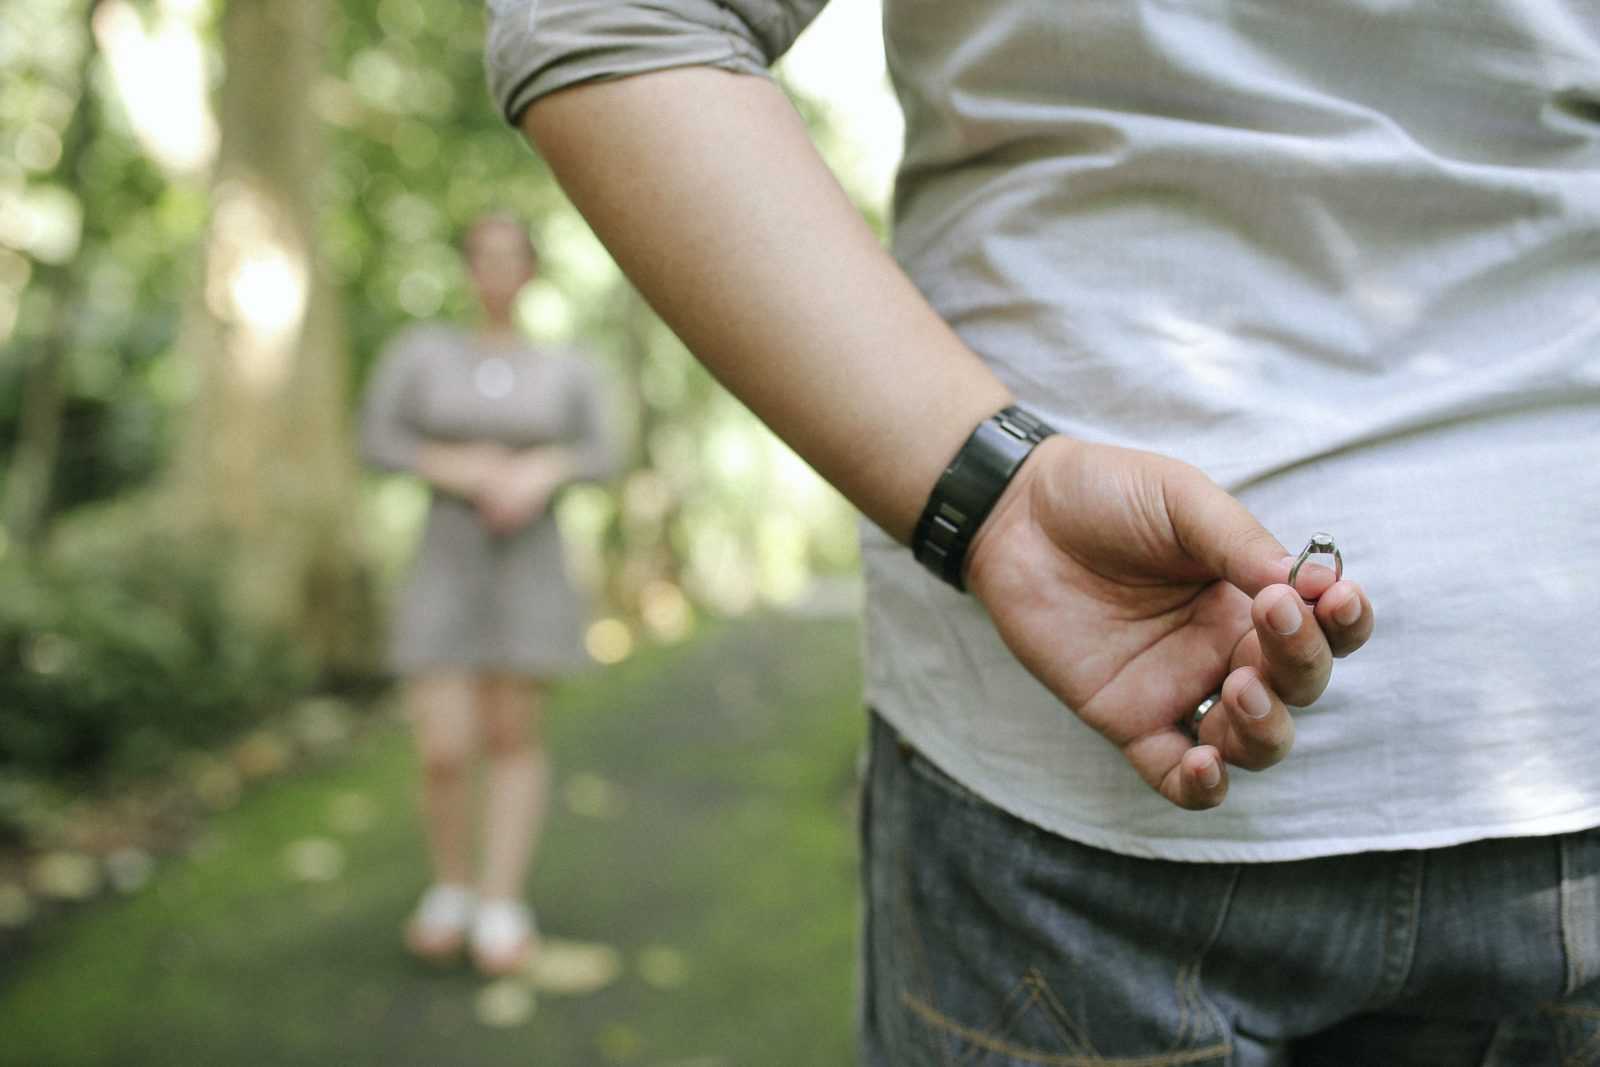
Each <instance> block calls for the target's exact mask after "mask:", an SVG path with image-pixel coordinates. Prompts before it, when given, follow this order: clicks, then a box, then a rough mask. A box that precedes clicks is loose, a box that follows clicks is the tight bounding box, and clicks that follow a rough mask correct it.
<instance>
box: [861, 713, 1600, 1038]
mask: <svg viewBox="0 0 1600 1067" xmlns="http://www.w3.org/2000/svg"><path fill="white" fill-rule="evenodd" d="M861 826H862V870H863V879H864V883H865V886H864V887H865V928H864V931H863V938H862V955H863V961H862V1004H861V1015H862V1017H861V1022H860V1025H861V1038H862V1059H863V1062H864V1063H866V1064H868V1065H870V1067H911V1065H922V1064H929V1065H937V1067H951V1065H958V1064H959V1065H962V1067H975V1065H982V1067H1001V1065H1033V1067H1037V1065H1041V1064H1043V1065H1053V1067H1076V1065H1078V1064H1082V1065H1085V1067H1088V1065H1091V1064H1092V1065H1097V1067H1113V1065H1121V1067H1134V1065H1137V1067H1165V1065H1168V1064H1203V1065H1210V1064H1215V1065H1222V1064H1226V1065H1229V1067H1268V1065H1270V1067H1284V1065H1289V1064H1293V1065H1295V1067H1307V1065H1319V1067H1320V1065H1328V1067H1332V1065H1338V1067H1363V1065H1373V1067H1412V1065H1419V1067H1420V1065H1428V1067H1435V1065H1437V1067H1444V1065H1451V1067H1454V1065H1468V1064H1473V1065H1478V1064H1483V1065H1494V1067H1542V1065H1545V1064H1549V1065H1551V1067H1555V1065H1562V1067H1567V1065H1581V1064H1600V831H1585V832H1582V833H1576V834H1567V835H1562V836H1558V837H1542V838H1508V839H1503V840H1493V841H1481V842H1475V843H1472V844H1467V845H1461V846H1457V847H1454V848H1445V849H1436V850H1430V851H1413V852H1379V853H1364V854H1358V855H1352V856H1336V857H1330V858H1326V859H1315V860H1303V861H1298V862H1293V863H1266V864H1223V863H1218V864H1208V863H1174V862H1167V861H1161V860H1146V859H1134V858H1130V857H1127V856H1121V855H1117V854H1115V853H1110V852H1104V851H1101V850H1099V849H1095V848H1090V847H1088V846H1085V845H1080V844H1076V843H1074V842H1072V841H1068V840H1066V839H1064V838H1061V837H1057V836H1055V835H1053V834H1050V833H1046V832H1045V831H1043V830H1040V829H1038V828H1036V827H1034V826H1032V825H1031V824H1028V823H1025V822H1022V821H1021V820H1018V819H1016V818H1013V817H1012V816H1010V815H1008V814H1006V813H1005V812H1002V811H1000V810H999V809H997V808H995V807H994V806H992V805H990V804H988V803H987V802H985V801H983V800H981V799H979V798H978V797H976V796H974V795H973V794H972V793H970V792H969V791H968V790H966V789H965V788H964V787H962V786H961V785H960V784H959V783H957V782H955V781H953V780H952V779H950V778H949V777H947V776H946V775H945V774H943V773H942V772H941V771H939V770H938V769H937V768H936V767H934V766H933V765H932V764H931V763H929V762H928V761H927V760H925V759H924V758H923V757H922V756H920V755H919V754H918V753H917V752H916V751H915V750H914V749H912V748H910V747H909V746H908V745H906V744H905V743H904V742H903V741H902V740H901V739H900V738H899V736H898V735H897V734H895V732H894V731H893V730H892V729H891V728H890V727H889V726H888V725H887V724H885V723H884V722H883V721H882V720H880V719H879V718H878V717H877V716H876V715H874V716H873V717H872V729H871V741H870V751H869V762H868V771H867V782H866V788H865V790H864V793H863V801H862V823H861Z"/></svg>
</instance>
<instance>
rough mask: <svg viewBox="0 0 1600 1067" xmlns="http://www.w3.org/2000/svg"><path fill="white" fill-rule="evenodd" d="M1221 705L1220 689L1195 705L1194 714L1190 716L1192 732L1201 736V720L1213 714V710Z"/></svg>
mask: <svg viewBox="0 0 1600 1067" xmlns="http://www.w3.org/2000/svg"><path fill="white" fill-rule="evenodd" d="M1220 703H1222V691H1221V690H1220V689H1219V690H1217V691H1216V692H1215V693H1212V694H1211V695H1210V696H1208V697H1206V698H1205V699H1204V700H1202V701H1201V702H1200V703H1199V704H1197V705H1195V709H1194V714H1193V715H1191V716H1189V730H1190V732H1191V733H1193V734H1195V735H1196V736H1199V733H1200V720H1202V719H1204V718H1205V717H1206V716H1207V715H1209V714H1211V709H1212V708H1214V707H1216V706H1217V705H1218V704H1220Z"/></svg>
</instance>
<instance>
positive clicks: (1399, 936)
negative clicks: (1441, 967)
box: [1369, 852, 1424, 1006]
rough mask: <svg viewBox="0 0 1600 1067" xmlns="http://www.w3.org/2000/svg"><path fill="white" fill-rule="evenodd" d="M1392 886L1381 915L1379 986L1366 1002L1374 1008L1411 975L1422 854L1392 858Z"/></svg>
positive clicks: (1398, 990)
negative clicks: (1381, 934)
mask: <svg viewBox="0 0 1600 1067" xmlns="http://www.w3.org/2000/svg"><path fill="white" fill-rule="evenodd" d="M1395 863H1396V869H1395V871H1394V874H1393V879H1394V882H1393V884H1392V885H1391V887H1390V890H1389V899H1388V900H1387V901H1386V902H1385V905H1384V912H1383V939H1382V941H1381V942H1380V944H1381V945H1382V949H1381V955H1380V957H1379V958H1380V963H1379V968H1378V985H1377V988H1376V989H1374V990H1373V994H1372V997H1371V998H1370V1000H1369V1003H1371V1004H1372V1005H1374V1006H1377V1005H1380V1004H1383V1003H1385V1002H1387V1001H1390V1000H1392V999H1394V998H1395V997H1398V996H1399V995H1400V993H1401V992H1402V991H1403V990H1404V989H1405V983H1406V979H1407V978H1409V977H1410V975H1411V967H1412V964H1413V962H1414V960H1415V956H1416V948H1417V930H1418V927H1419V926H1420V925H1421V924H1420V923H1419V922H1418V917H1419V915H1420V914H1421V909H1422V883H1423V865H1424V854H1423V853H1421V852H1414V853H1401V854H1399V855H1397V856H1396V857H1395Z"/></svg>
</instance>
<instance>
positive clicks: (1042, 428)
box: [911, 405, 1056, 592]
mask: <svg viewBox="0 0 1600 1067" xmlns="http://www.w3.org/2000/svg"><path fill="white" fill-rule="evenodd" d="M1055 432H1056V431H1055V430H1054V429H1053V428H1051V427H1050V426H1049V425H1048V424H1046V423H1045V422H1044V421H1043V420H1042V419H1040V418H1038V417H1037V416H1034V415H1030V414H1029V413H1028V412H1026V411H1023V410H1022V409H1021V408H1019V407H1017V406H1015V405H1013V406H1011V407H1008V408H1006V409H1005V410H1004V411H1001V412H1000V413H998V414H996V415H992V416H990V417H989V418H987V419H985V420H984V421H983V422H981V423H979V424H978V428H977V429H976V430H973V431H972V436H971V437H968V438H967V443H966V444H964V445H962V446H961V450H960V451H959V452H957V453H956V455H955V458H954V459H952V460H951V461H950V465H949V466H948V467H946V468H945V469H944V473H943V474H942V475H940V476H939V481H938V483H937V484H935V485H934V487H933V492H932V493H931V494H929V496H928V506H927V507H925V508H923V509H922V517H921V518H920V519H918V520H917V528H916V530H915V531H914V532H913V533H912V535H911V550H912V552H914V553H915V554H916V557H917V559H918V560H919V561H921V563H922V565H923V566H924V567H927V568H928V569H929V570H930V571H932V572H933V573H934V574H936V575H938V576H939V577H940V578H943V579H944V580H945V581H946V582H949V583H950V584H951V585H953V586H955V587H956V588H957V589H959V590H961V591H962V592H965V591H966V588H967V585H966V582H965V581H964V580H963V578H962V575H961V571H962V567H963V564H965V562H966V559H967V549H968V547H970V546H971V544H972V538H973V536H974V535H975V534H976V533H977V532H978V527H979V526H982V525H983V520H984V519H986V518H988V517H989V512H990V511H992V510H994V503H995V501H996V500H999V499H1000V494H1001V493H1003V492H1004V491H1005V488H1006V486H1007V485H1009V484H1010V482H1011V478H1012V476H1013V475H1015V474H1016V473H1017V468H1018V467H1021V466H1022V461H1023V460H1025V459H1027V458H1028V454H1029V453H1031V452H1032V451H1033V449H1034V446H1035V445H1037V444H1038V443H1039V442H1040V441H1043V440H1044V439H1045V438H1046V437H1049V436H1050V435H1051V434H1053V433H1055Z"/></svg>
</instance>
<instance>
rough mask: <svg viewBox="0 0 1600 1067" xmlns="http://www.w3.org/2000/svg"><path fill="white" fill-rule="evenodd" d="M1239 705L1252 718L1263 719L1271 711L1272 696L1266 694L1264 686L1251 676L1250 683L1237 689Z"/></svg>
mask: <svg viewBox="0 0 1600 1067" xmlns="http://www.w3.org/2000/svg"><path fill="white" fill-rule="evenodd" d="M1239 706H1240V707H1241V708H1243V709H1244V713H1245V714H1246V715H1248V716H1250V717H1251V718H1252V719H1265V718H1266V717H1267V715H1268V714H1269V713H1270V712H1271V711H1272V698H1271V697H1269V696H1267V690H1266V687H1264V686H1263V685H1262V684H1261V683H1260V682H1258V681H1256V680H1255V679H1253V678H1252V679H1251V680H1250V684H1249V685H1247V686H1245V687H1244V688H1243V689H1241V690H1240V691H1239Z"/></svg>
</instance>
